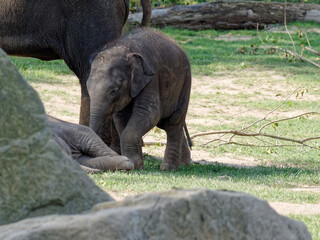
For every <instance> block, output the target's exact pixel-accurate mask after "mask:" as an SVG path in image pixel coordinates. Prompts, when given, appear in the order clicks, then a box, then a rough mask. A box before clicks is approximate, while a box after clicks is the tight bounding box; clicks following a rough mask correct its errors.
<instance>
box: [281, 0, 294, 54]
mask: <svg viewBox="0 0 320 240" xmlns="http://www.w3.org/2000/svg"><path fill="white" fill-rule="evenodd" d="M283 15H284V16H283V17H284V27H285V29H286V32H287V34H288V35H289V37H290V39H291V43H292V46H293V49H294V52H297V50H296V45H295V44H294V41H293V39H292V37H291V34H290V32H289V30H288V27H287V1H285V4H284V9H283Z"/></svg>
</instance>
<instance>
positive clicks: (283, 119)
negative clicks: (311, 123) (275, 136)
mask: <svg viewBox="0 0 320 240" xmlns="http://www.w3.org/2000/svg"><path fill="white" fill-rule="evenodd" d="M314 114H317V115H318V114H320V112H306V113H302V114H299V115H296V116H293V117H288V118H282V119H278V120H274V121H271V122H269V123H266V124H264V125H263V126H261V127H260V128H259V130H258V132H259V133H260V132H261V131H262V130H263V129H264V128H265V127H267V126H269V125H271V124H274V123H278V122H283V121H287V120H292V119H295V118H299V117H302V116H306V115H314Z"/></svg>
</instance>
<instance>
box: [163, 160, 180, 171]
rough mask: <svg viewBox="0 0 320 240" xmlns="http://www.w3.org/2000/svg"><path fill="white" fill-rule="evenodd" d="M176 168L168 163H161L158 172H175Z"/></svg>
mask: <svg viewBox="0 0 320 240" xmlns="http://www.w3.org/2000/svg"><path fill="white" fill-rule="evenodd" d="M178 167H179V166H177V165H176V164H172V163H168V162H162V164H161V166H160V170H162V171H175V170H178Z"/></svg>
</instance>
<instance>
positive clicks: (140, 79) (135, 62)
mask: <svg viewBox="0 0 320 240" xmlns="http://www.w3.org/2000/svg"><path fill="white" fill-rule="evenodd" d="M128 60H129V62H130V64H131V66H132V75H131V90H130V94H131V97H133V98H134V97H136V96H137V95H138V94H139V93H140V92H141V91H142V89H144V88H145V86H147V84H148V83H149V82H150V81H151V79H152V77H153V75H154V70H153V69H152V67H151V66H150V64H149V63H148V62H147V61H146V60H145V59H144V57H142V56H141V55H140V54H137V53H130V54H129V55H128Z"/></svg>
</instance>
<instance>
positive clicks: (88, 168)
mask: <svg viewBox="0 0 320 240" xmlns="http://www.w3.org/2000/svg"><path fill="white" fill-rule="evenodd" d="M80 167H81V168H82V170H83V171H85V172H86V173H87V174H95V173H101V172H102V170H100V169H96V168H90V167H86V166H83V165H80Z"/></svg>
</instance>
